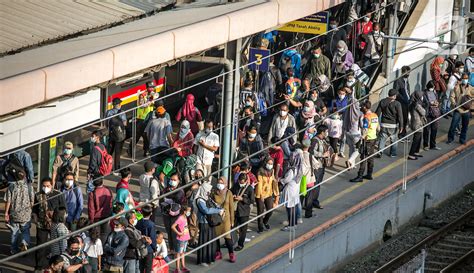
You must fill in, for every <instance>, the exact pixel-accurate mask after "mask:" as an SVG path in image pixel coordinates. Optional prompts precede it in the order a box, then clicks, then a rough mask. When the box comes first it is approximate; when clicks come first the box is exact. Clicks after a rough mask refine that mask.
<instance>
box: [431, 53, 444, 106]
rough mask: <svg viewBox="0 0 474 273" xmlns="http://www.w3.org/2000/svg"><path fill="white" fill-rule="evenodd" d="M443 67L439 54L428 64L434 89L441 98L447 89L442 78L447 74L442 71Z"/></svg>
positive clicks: (442, 59)
mask: <svg viewBox="0 0 474 273" xmlns="http://www.w3.org/2000/svg"><path fill="white" fill-rule="evenodd" d="M443 68H444V58H443V57H441V56H438V57H436V58H435V59H434V60H433V62H432V63H431V65H430V75H431V80H433V82H434V85H435V87H434V89H435V90H436V93H438V97H440V98H443V96H444V94H445V93H446V90H447V86H446V80H445V78H444V77H445V76H446V75H447V74H446V72H444V71H443ZM443 110H444V109H441V113H442V114H444V112H443Z"/></svg>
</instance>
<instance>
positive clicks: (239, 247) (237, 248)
mask: <svg viewBox="0 0 474 273" xmlns="http://www.w3.org/2000/svg"><path fill="white" fill-rule="evenodd" d="M242 249H244V247H243V246H236V247H235V248H234V250H235V251H241V250H242Z"/></svg>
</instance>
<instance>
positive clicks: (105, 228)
mask: <svg viewBox="0 0 474 273" xmlns="http://www.w3.org/2000/svg"><path fill="white" fill-rule="evenodd" d="M101 220H103V219H99V220H96V222H99V221H101ZM99 230H100V240H101V241H102V242H105V241H106V240H107V236H108V235H109V233H110V222H108V221H107V222H105V223H103V224H101V225H100V226H99Z"/></svg>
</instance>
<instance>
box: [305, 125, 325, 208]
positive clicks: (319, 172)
mask: <svg viewBox="0 0 474 273" xmlns="http://www.w3.org/2000/svg"><path fill="white" fill-rule="evenodd" d="M328 135H329V129H328V127H327V126H326V125H324V124H322V125H319V126H318V128H317V129H316V136H315V137H313V138H312V139H311V146H310V148H309V152H310V154H312V155H313V156H314V157H315V158H316V159H317V160H318V161H319V162H320V163H321V164H320V166H321V167H320V168H317V169H316V170H315V176H316V177H315V179H316V182H315V183H316V184H319V183H321V182H323V178H324V173H325V171H326V166H325V165H324V161H325V160H326V159H327V158H328V157H329V156H330V153H329V151H328V144H327V143H326V141H325V139H326V138H327V137H328ZM314 191H315V192H314V195H313V197H314V198H313V202H312V205H313V207H315V208H317V209H323V207H322V206H321V204H320V202H319V193H320V191H321V187H320V186H318V187H316V188H315V189H314Z"/></svg>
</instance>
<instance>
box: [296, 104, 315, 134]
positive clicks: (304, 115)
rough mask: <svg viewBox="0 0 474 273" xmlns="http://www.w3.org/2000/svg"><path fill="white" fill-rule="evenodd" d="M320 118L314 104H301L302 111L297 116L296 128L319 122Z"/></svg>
mask: <svg viewBox="0 0 474 273" xmlns="http://www.w3.org/2000/svg"><path fill="white" fill-rule="evenodd" d="M319 119H320V116H319V114H318V113H317V111H316V107H315V105H314V102H313V101H311V100H306V101H305V102H304V104H303V109H302V111H301V112H300V114H299V116H298V128H304V127H305V126H306V124H307V123H308V122H314V121H315V120H319Z"/></svg>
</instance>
